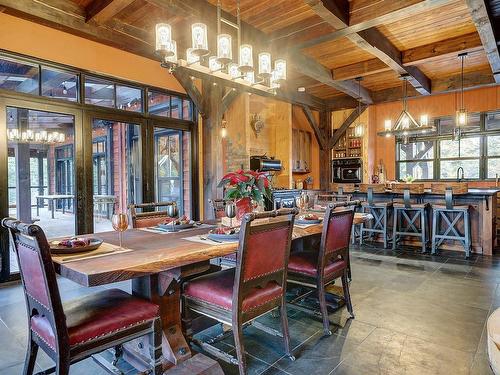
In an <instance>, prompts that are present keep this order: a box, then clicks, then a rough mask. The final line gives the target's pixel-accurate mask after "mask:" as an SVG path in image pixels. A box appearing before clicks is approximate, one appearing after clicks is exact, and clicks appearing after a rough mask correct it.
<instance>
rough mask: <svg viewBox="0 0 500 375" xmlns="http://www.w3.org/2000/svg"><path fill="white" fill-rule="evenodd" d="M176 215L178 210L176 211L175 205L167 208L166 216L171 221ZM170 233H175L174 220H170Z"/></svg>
mask: <svg viewBox="0 0 500 375" xmlns="http://www.w3.org/2000/svg"><path fill="white" fill-rule="evenodd" d="M178 214H179V210H178V209H177V204H176V203H173V204H171V205H169V206H167V215H168V216H170V217H171V218H172V219H174V218H176V217H177V215H178ZM172 232H175V220H172Z"/></svg>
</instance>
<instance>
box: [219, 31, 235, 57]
mask: <svg viewBox="0 0 500 375" xmlns="http://www.w3.org/2000/svg"><path fill="white" fill-rule="evenodd" d="M232 59H233V48H232V39H231V35H229V34H220V35H218V36H217V60H218V61H219V63H221V64H228V63H229V62H231V60H232Z"/></svg>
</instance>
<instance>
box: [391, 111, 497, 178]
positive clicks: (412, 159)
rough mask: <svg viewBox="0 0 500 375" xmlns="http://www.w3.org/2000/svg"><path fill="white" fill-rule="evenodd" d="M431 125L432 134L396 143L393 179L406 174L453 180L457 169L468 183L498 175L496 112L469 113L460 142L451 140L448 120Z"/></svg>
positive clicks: (451, 131) (442, 119) (451, 130)
mask: <svg viewBox="0 0 500 375" xmlns="http://www.w3.org/2000/svg"><path fill="white" fill-rule="evenodd" d="M435 123H436V126H437V132H436V133H435V134H432V135H428V136H425V137H420V138H418V139H415V140H413V142H409V143H407V144H403V143H398V144H397V150H396V153H397V162H396V163H397V171H396V173H397V178H399V179H402V178H404V177H406V176H408V175H409V176H413V177H414V178H415V179H417V180H433V179H435V180H438V179H440V180H454V179H456V178H457V177H458V176H459V173H458V172H459V168H462V169H463V172H464V178H465V179H470V180H477V179H485V178H495V177H496V175H497V174H499V175H500V114H499V113H497V112H493V113H485V114H478V113H473V114H470V116H469V123H468V125H467V126H466V127H465V128H463V131H462V136H461V137H460V140H456V139H454V137H453V131H454V121H453V119H452V118H451V117H443V118H439V119H436V120H435ZM460 177H461V173H460Z"/></svg>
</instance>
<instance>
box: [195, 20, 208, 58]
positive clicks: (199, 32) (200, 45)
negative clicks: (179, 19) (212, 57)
mask: <svg viewBox="0 0 500 375" xmlns="http://www.w3.org/2000/svg"><path fill="white" fill-rule="evenodd" d="M191 38H192V42H193V52H194V53H195V54H197V55H205V54H206V52H207V51H208V39H207V38H208V37H207V25H205V24H204V23H193V25H192V26H191Z"/></svg>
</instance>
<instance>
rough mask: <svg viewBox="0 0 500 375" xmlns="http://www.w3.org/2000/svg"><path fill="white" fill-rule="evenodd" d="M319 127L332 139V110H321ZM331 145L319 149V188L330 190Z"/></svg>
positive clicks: (327, 137)
mask: <svg viewBox="0 0 500 375" xmlns="http://www.w3.org/2000/svg"><path fill="white" fill-rule="evenodd" d="M319 129H320V131H321V133H322V134H323V135H324V137H326V139H330V137H331V132H332V112H331V111H320V113H319ZM330 151H331V147H330V146H328V147H325V148H320V150H319V188H320V189H321V190H326V191H328V190H330V182H331V180H332V167H331V152H330Z"/></svg>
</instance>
